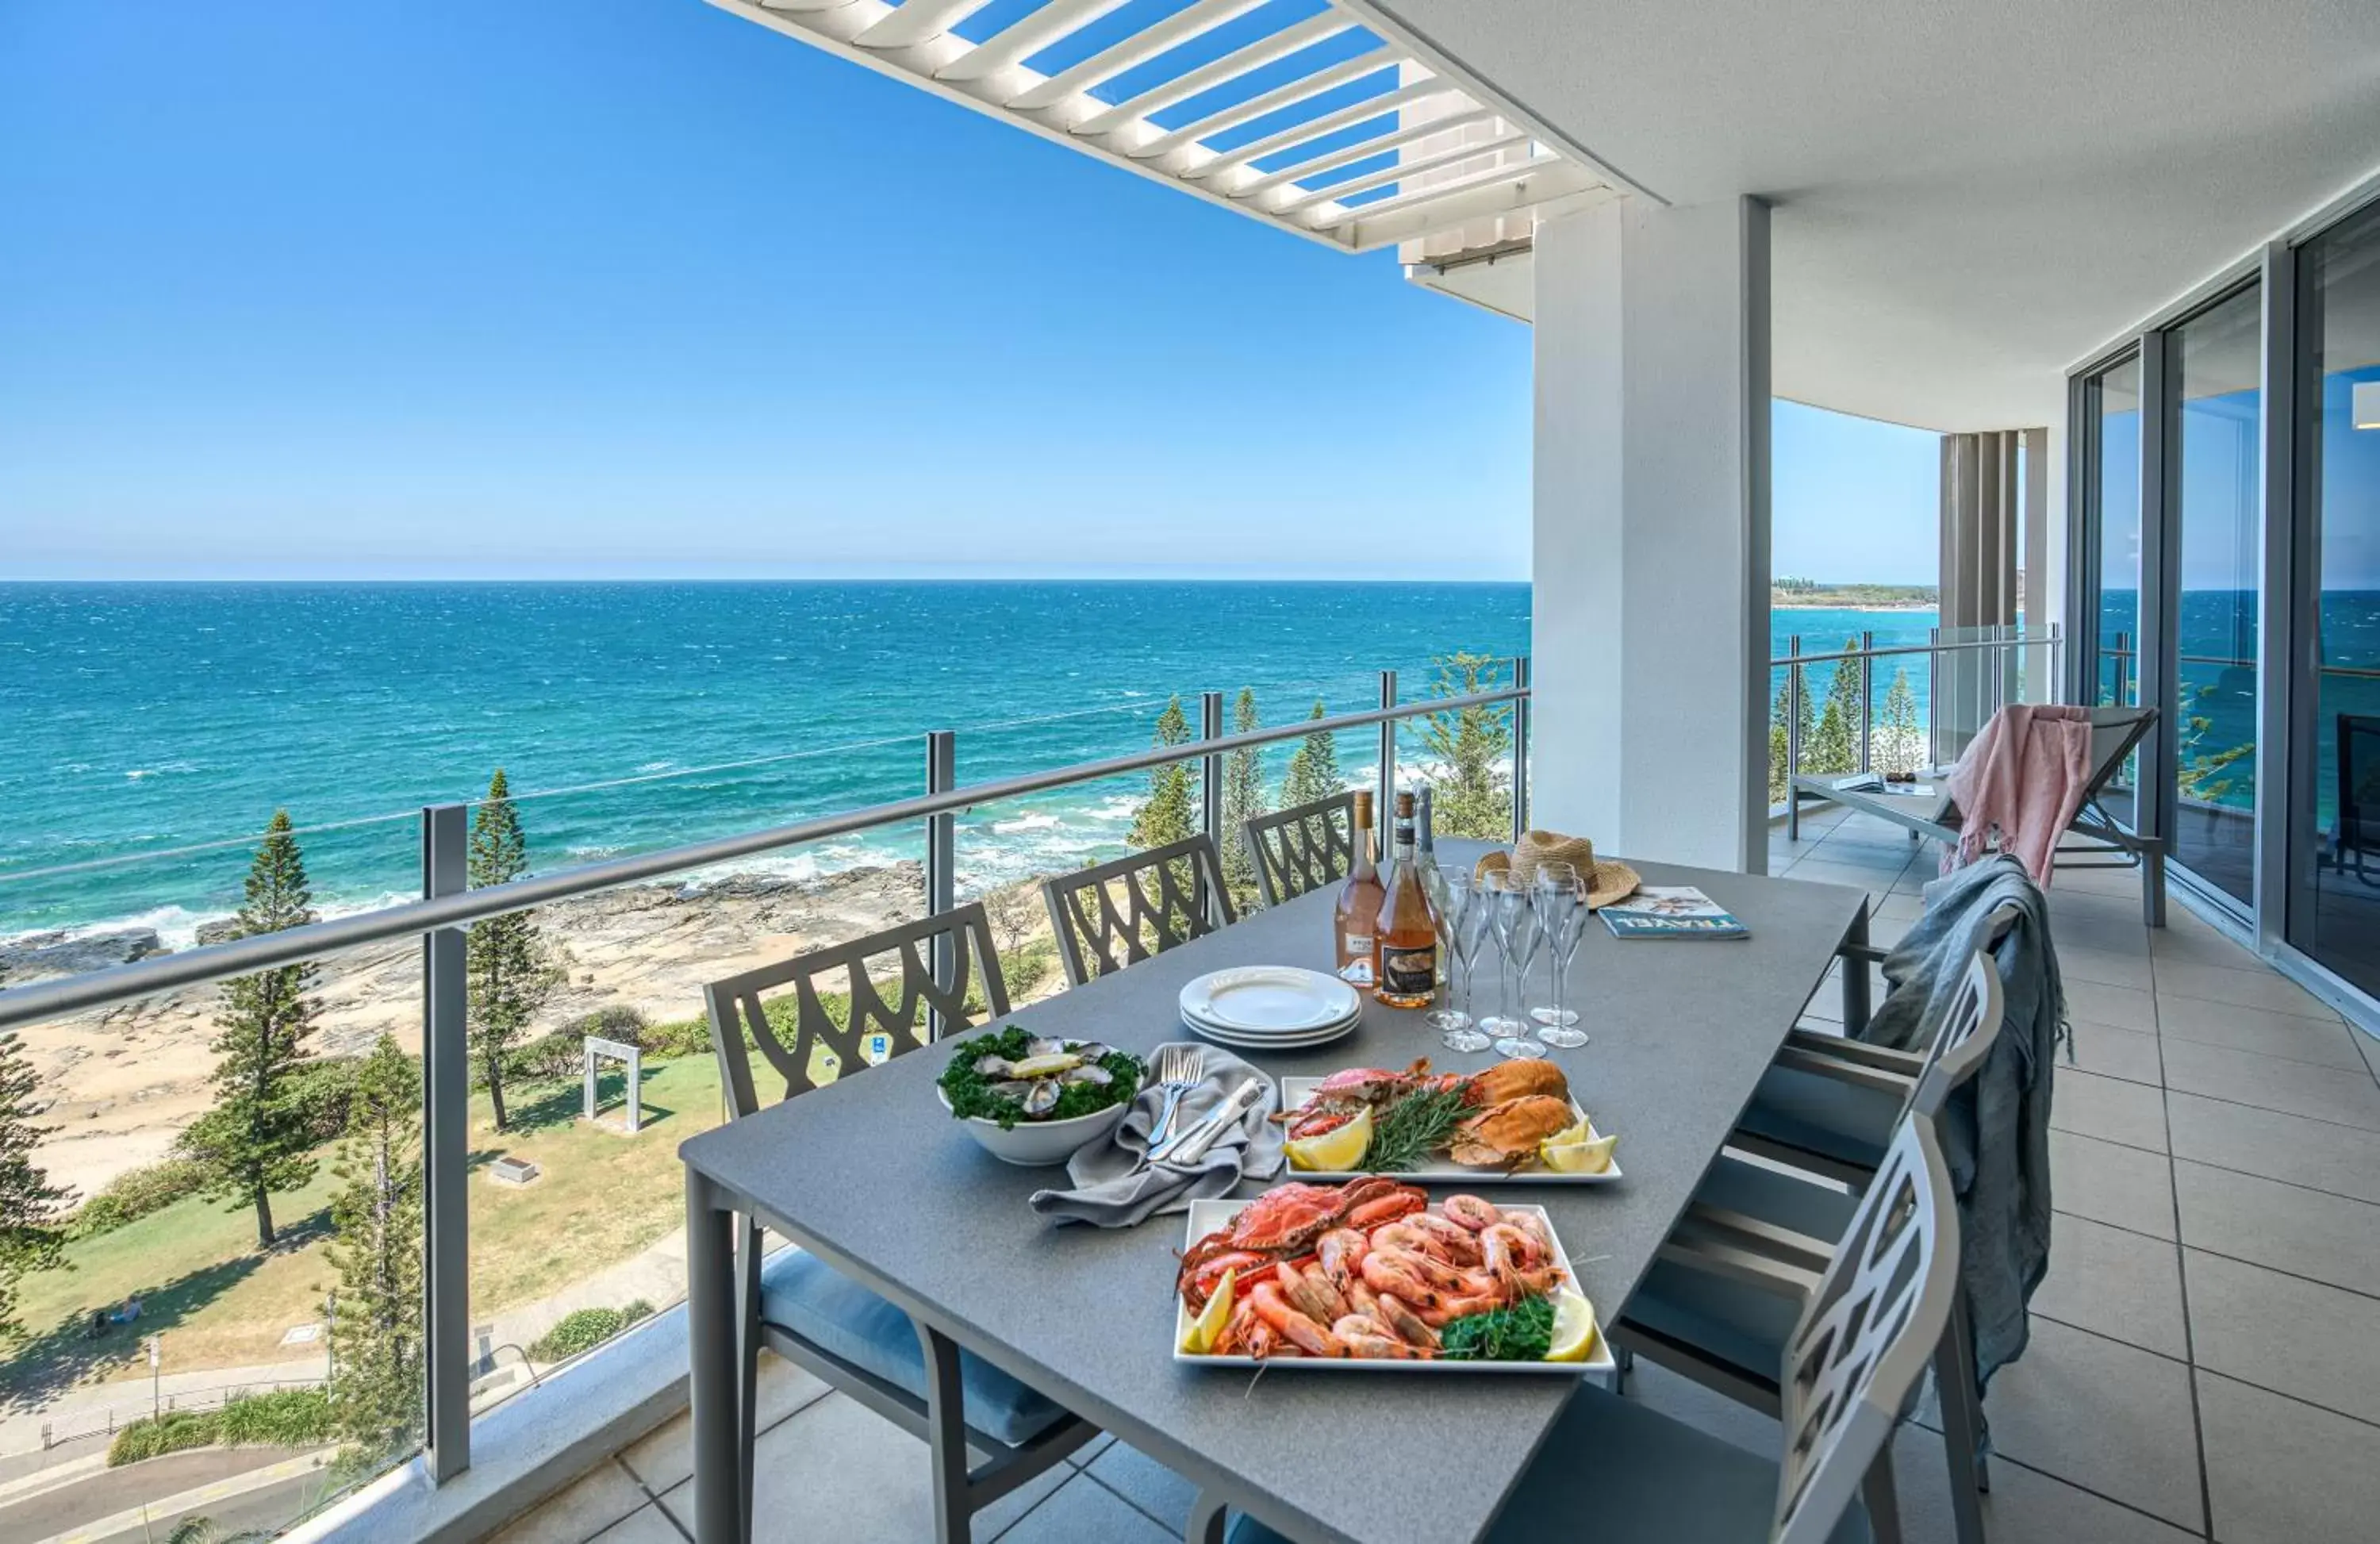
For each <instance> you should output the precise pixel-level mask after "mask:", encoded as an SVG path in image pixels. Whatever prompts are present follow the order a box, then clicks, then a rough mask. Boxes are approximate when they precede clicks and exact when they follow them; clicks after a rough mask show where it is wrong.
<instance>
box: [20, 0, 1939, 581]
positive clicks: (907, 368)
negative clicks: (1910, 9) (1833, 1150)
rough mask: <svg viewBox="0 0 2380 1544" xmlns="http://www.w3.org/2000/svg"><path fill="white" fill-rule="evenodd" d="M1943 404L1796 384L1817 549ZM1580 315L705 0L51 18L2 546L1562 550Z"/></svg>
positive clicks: (735, 551)
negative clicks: (1224, 202)
mask: <svg viewBox="0 0 2380 1544" xmlns="http://www.w3.org/2000/svg"><path fill="white" fill-rule="evenodd" d="M1935 445H1936V441H1935V439H1934V437H1933V436H1932V435H1929V434H1923V433H1919V432H1913V431H1907V430H1900V429H1894V428H1891V427H1888V426H1882V425H1874V424H1867V423H1863V422H1860V421H1857V420H1852V419H1841V418H1839V417H1836V416H1834V415H1829V414H1823V413H1817V412H1815V411H1812V410H1810V409H1805V408H1797V407H1791V406H1790V405H1785V406H1780V407H1779V411H1778V424H1777V433H1776V456H1777V469H1776V477H1775V486H1776V526H1777V537H1776V553H1777V558H1776V561H1777V565H1778V567H1779V571H1780V572H1789V573H1798V574H1807V575H1813V576H1815V577H1822V578H1829V579H1846V580H1848V579H1881V580H1896V579H1899V580H1930V579H1931V578H1932V577H1933V570H1934V551H1933V535H1932V526H1933V518H1934V507H1935V487H1934V479H1935V465H1936V462H1935V456H1936V451H1935ZM1528 474H1529V335H1528V333H1527V331H1526V329H1525V328H1523V327H1521V326H1519V325H1516V324H1514V323H1512V322H1506V321H1502V320H1500V319H1498V318H1494V317H1491V316H1488V315H1487V314H1485V313H1483V312H1478V311H1475V310H1470V309H1469V308H1466V307H1463V306H1461V305H1458V304H1456V303H1454V302H1451V301H1449V300H1447V299H1444V298H1439V297H1435V296H1431V295H1427V294H1423V293H1421V292H1418V291H1416V290H1414V289H1412V288H1411V287H1409V286H1406V285H1405V284H1404V283H1403V280H1402V279H1401V278H1400V276H1399V274H1398V272H1397V269H1396V267H1395V264H1394V262H1393V261H1391V259H1390V256H1389V255H1388V254H1380V255H1377V256H1374V257H1370V258H1364V259H1350V258H1347V257H1344V256H1342V255H1339V254H1336V253H1333V252H1330V251H1328V250H1326V249H1322V248H1320V247H1318V246H1315V245H1312V244H1310V243H1306V242H1304V241H1300V240H1297V239H1295V238H1293V237H1289V236H1286V235H1283V234H1281V233H1280V232H1277V231H1274V230H1271V229H1269V228H1266V227H1265V226H1263V225H1259V224H1257V222H1254V221H1250V220H1244V219H1237V218H1233V217H1232V216H1230V215H1229V214H1227V213H1223V212H1220V211H1218V210H1215V209H1213V208H1211V207H1209V206H1208V205H1205V204H1203V203H1200V202H1199V201H1196V200H1193V199H1189V198H1185V197H1183V196H1181V195H1180V194H1178V193H1173V192H1172V191H1170V190H1168V189H1165V188H1160V187H1156V186H1154V185H1152V184H1149V183H1147V182H1144V181H1143V180H1141V179H1139V178H1136V177H1132V176H1127V175H1124V174H1123V173H1120V172H1117V171H1114V170H1112V169H1111V168H1108V167H1105V166H1103V165H1100V164H1097V163H1095V162H1093V161H1091V160H1090V159H1088V158H1087V157H1082V156H1076V155H1071V154H1068V153H1065V152H1062V151H1060V150H1058V149H1056V148H1054V147H1052V146H1050V145H1048V144H1045V143H1042V142H1040V141H1038V140H1034V139H1032V138H1031V137H1029V136H1026V135H1023V134H1019V133H1016V132H1014V131H1013V130H1009V129H1006V128H1003V127H1002V126H1000V125H997V124H994V123H991V122H990V121H988V120H985V119H982V118H979V117H977V116H976V115H971V114H968V113H966V112H964V111H962V110H960V109H958V108H955V107H953V106H950V105H948V104H945V103H940V102H937V101H934V100H933V99H931V98H929V96H927V95H926V94H925V93H922V92H919V91H915V90H913V89H911V88H908V87H905V86H902V85H899V84H896V83H894V82H891V81H887V80H883V79H879V78H877V77H875V76H873V75H871V74H869V73H868V72H866V71H864V70H860V69H858V68H856V67H851V66H848V65H845V64H844V63H842V62H840V61H838V60H834V59H832V58H830V57H828V56H826V55H821V54H819V53H816V52H814V51H812V50H809V49H807V48H804V47H802V46H800V45H798V44H796V43H791V42H789V41H787V40H784V39H781V38H776V37H772V36H771V35H769V34H768V33H766V32H764V31H762V30H759V29H758V28H756V27H754V26H752V25H750V24H749V23H747V22H744V21H741V20H738V19H736V18H733V17H730V16H728V15H726V14H724V13H722V12H720V11H718V10H715V9H713V8H711V7H710V6H705V5H702V4H700V3H699V0H580V3H578V4H576V5H573V6H568V7H565V8H561V9H557V8H556V7H554V6H553V5H551V4H543V5H537V6H528V5H521V4H516V3H512V0H405V3H404V4H401V5H394V6H188V5H172V4H166V3H163V0H130V3H128V4H120V5H115V6H91V5H87V4H81V3H78V0H10V3H9V4H7V5H6V6H0V532H4V533H5V540H4V541H0V577H181V576H188V577H225V576H256V577H282V576H330V577H342V576H364V575H369V576H374V577H410V576H432V575H486V576H516V575H518V576H531V575H535V576H581V575H583V576H606V577H609V576H626V575H646V576H653V577H675V576H688V575H712V574H721V575H734V576H739V577H748V576H753V575H762V574H776V573H784V574H798V573H888V572H901V573H935V572H964V573H976V574H982V573H1014V574H1045V573H1147V572H1190V573H1204V574H1266V575H1270V574H1286V575H1295V576H1305V575H1335V576H1347V577H1364V576H1371V575H1439V576H1443V577H1509V578H1516V577H1524V576H1525V574H1526V572H1527V566H1528V519H1529V517H1528Z"/></svg>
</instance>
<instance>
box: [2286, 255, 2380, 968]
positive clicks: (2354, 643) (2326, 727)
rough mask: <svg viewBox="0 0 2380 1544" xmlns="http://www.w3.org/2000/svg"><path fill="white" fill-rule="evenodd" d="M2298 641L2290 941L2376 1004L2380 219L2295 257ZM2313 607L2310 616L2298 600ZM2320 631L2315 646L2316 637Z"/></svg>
mask: <svg viewBox="0 0 2380 1544" xmlns="http://www.w3.org/2000/svg"><path fill="white" fill-rule="evenodd" d="M2297 303H2298V346H2297V357H2298V371H2297V396H2298V402H2299V418H2300V424H2301V427H2300V432H2299V435H2298V450H2299V457H2298V479H2299V498H2300V501H2301V506H2302V509H2301V516H2300V523H2299V527H2298V531H2299V540H2298V545H2299V553H2298V562H2299V565H2300V567H2299V575H2298V594H2299V595H2300V597H2301V609H2310V611H2311V614H2310V615H2305V616H2301V617H2300V618H2299V620H2298V624H2297V628H2296V631H2297V632H2298V633H2299V636H2300V637H2301V638H2302V639H2303V640H2304V641H2305V643H2306V644H2307V647H2306V648H2304V649H2301V650H2300V652H2301V654H2302V655H2304V656H2305V657H2308V658H2310V659H2311V660H2312V661H2313V682H2312V683H2311V688H2310V689H2307V688H2305V687H2301V689H2300V691H2299V692H2298V693H2297V694H2296V700H2297V702H2298V703H2299V704H2300V707H2299V711H2298V712H2297V713H2296V715H2295V716H2296V718H2297V720H2298V722H2297V723H2296V724H2295V725H2294V726H2293V727H2294V734H2293V736H2292V737H2293V742H2294V744H2295V745H2296V746H2298V747H2299V748H2301V756H2302V758H2303V760H2305V761H2306V762H2307V763H2309V766H2308V768H2307V772H2310V774H2311V775H2305V774H2303V773H2301V775H2299V776H2298V777H2296V778H2294V779H2293V780H2292V781H2293V784H2294V789H2293V794H2294V796H2293V797H2292V799H2291V805H2292V808H2291V810H2290V818H2289V836H2290V843H2291V846H2292V849H2293V852H2294V854H2295V855H2296V861H2295V865H2294V867H2295V871H2296V875H2297V882H2296V885H2295V887H2294V888H2293V890H2292V893H2291V897H2290V904H2289V918H2288V930H2287V937H2288V940H2289V942H2290V943H2291V944H2293V945H2295V946H2296V947H2297V948H2299V949H2301V950H2302V951H2304V952H2305V953H2306V954H2309V955H2311V956H2312V957H2313V959H2314V960H2315V961H2316V962H2317V963H2319V964H2321V965H2323V966H2325V967H2328V968H2329V969H2330V970H2332V971H2334V972H2336V973H2337V974H2338V975H2339V976H2341V977H2343V978H2345V979H2347V980H2349V981H2350V982H2352V983H2353V984H2354V985H2355V986H2357V987H2358V988H2360V989H2362V991H2365V992H2368V993H2372V994H2374V995H2375V996H2380V210H2367V211H2366V212H2365V213H2363V214H2362V215H2360V216H2358V217H2357V218H2355V219H2352V220H2350V221H2349V222H2347V223H2346V224H2344V225H2340V226H2338V227H2337V228H2335V229H2333V230H2331V231H2328V232H2326V233H2325V234H2324V235H2322V236H2319V237H2314V238H2313V240H2311V241H2309V242H2307V243H2306V244H2305V246H2303V247H2302V248H2301V249H2299V252H2298V296H2297ZM2309 595H2311V597H2312V604H2311V607H2310V608H2304V605H2303V601H2302V598H2303V597H2306V596H2309ZM2309 629H2311V635H2312V636H2311V637H2310V638H2307V637H2306V634H2307V631H2308V630H2309Z"/></svg>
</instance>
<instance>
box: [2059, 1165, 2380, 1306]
mask: <svg viewBox="0 0 2380 1544" xmlns="http://www.w3.org/2000/svg"><path fill="white" fill-rule="evenodd" d="M2053 1173H2054V1171H2053ZM2053 1183H2054V1180H2053ZM2174 1190H2175V1194H2176V1196H2177V1198H2178V1199H2179V1200H2180V1208H2181V1237H2182V1242H2184V1243H2186V1244H2188V1245H2190V1246H2192V1247H2193V1248H2198V1249H2204V1250H2208V1251H2210V1252H2211V1253H2214V1254H2218V1255H2229V1256H2231V1257H2232V1258H2235V1259H2243V1260H2247V1261H2249V1262H2250V1263H2252V1264H2255V1265H2265V1266H2270V1267H2271V1268H2272V1269H2274V1270H2282V1271H2287V1272H2288V1273H2289V1274H2290V1275H2292V1276H2310V1277H2312V1278H2313V1280H2315V1281H2317V1282H2327V1283H2330V1284H2331V1285H2332V1286H2336V1287H2344V1288H2346V1289H2347V1290H2348V1291H2350V1292H2361V1293H2363V1294H2365V1295H2380V1206H2374V1205H2373V1204H2372V1203H2371V1202H2369V1201H2352V1200H2349V1199H2347V1198H2344V1197H2341V1196H2331V1195H2326V1194H2325V1193H2323V1192H2322V1191H2319V1190H2306V1189H2302V1188H2301V1187H2299V1186H2297V1185H2283V1184H2280V1183H2278V1182H2277V1181H2274V1180H2268V1179H2260V1178H2258V1177H2257V1176H2255V1175H2253V1174H2243V1173H2240V1172H2239V1171H2237V1170H2234V1169H2216V1168H2210V1167H2209V1166H2207V1165H2206V1164H2204V1163H2192V1162H2188V1161H2183V1162H2178V1163H2176V1164H2175V1165H2174Z"/></svg>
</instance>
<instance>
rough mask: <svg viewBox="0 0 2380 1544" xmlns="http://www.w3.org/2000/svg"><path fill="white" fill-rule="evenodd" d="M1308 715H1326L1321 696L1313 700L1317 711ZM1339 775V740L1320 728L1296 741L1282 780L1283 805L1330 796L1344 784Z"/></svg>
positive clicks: (1290, 806)
mask: <svg viewBox="0 0 2380 1544" xmlns="http://www.w3.org/2000/svg"><path fill="white" fill-rule="evenodd" d="M1306 716H1307V717H1309V718H1324V717H1328V716H1329V715H1328V714H1327V713H1325V712H1324V711H1323V707H1322V699H1320V698H1316V699H1314V711H1313V712H1311V713H1309V714H1307V715H1306ZM1345 784H1346V780H1345V779H1344V778H1342V777H1341V776H1340V775H1339V742H1338V739H1337V737H1336V736H1333V735H1331V734H1330V732H1329V731H1328V730H1317V731H1316V732H1315V733H1313V734H1311V735H1308V736H1305V738H1304V739H1303V740H1300V741H1299V742H1298V743H1297V749H1296V751H1295V753H1294V754H1293V755H1292V756H1291V757H1290V759H1289V772H1288V773H1287V775H1285V776H1284V777H1282V779H1281V808H1283V809H1293V808H1296V807H1297V806H1299V805H1301V804H1312V803H1313V802H1314V801H1315V800H1316V799H1327V798H1329V797H1330V796H1332V795H1333V794H1336V793H1338V792H1339V791H1340V790H1341V789H1342V787H1344V786H1345Z"/></svg>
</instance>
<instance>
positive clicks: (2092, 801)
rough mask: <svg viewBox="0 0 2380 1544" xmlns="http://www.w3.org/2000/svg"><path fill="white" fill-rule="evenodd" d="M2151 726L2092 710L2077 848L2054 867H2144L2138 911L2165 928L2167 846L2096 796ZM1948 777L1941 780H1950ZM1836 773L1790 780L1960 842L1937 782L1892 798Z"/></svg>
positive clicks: (1930, 836) (2146, 718)
mask: <svg viewBox="0 0 2380 1544" xmlns="http://www.w3.org/2000/svg"><path fill="white" fill-rule="evenodd" d="M2155 723H2156V710H2155V708H2094V709H2092V710H2091V777H2090V781H2089V783H2088V784H2085V786H2084V788H2083V806H2082V808H2081V809H2080V810H2079V811H2078V812H2077V813H2076V815H2075V817H2074V820H2073V821H2072V823H2071V824H2070V825H2069V826H2068V827H2067V828H2066V829H2067V832H2068V833H2069V836H2070V837H2075V836H2079V837H2081V838H2083V843H2082V845H2067V844H2064V843H2061V844H2060V845H2059V847H2058V857H2057V860H2056V863H2055V867H2057V868H2060V869H2133V868H2137V869H2140V870H2141V912H2142V916H2143V918H2144V919H2145V920H2146V921H2147V923H2148V925H2149V926H2150V927H2152V928H2162V927H2164V926H2165V841H2164V839H2163V838H2161V837H2157V836H2150V835H2143V834H2141V833H2137V832H2132V831H2128V830H2126V829H2125V828H2124V827H2123V826H2122V825H2121V824H2120V823H2119V821H2117V820H2116V818H2115V817H2114V816H2113V815H2111V814H2109V813H2108V812H2107V807H2106V806H2105V805H2103V804H2102V803H2101V802H2100V795H2101V794H2103V793H2104V792H2105V791H2106V790H2107V784H2109V783H2110V782H2111V781H2113V780H2114V778H2115V776H2116V774H2117V772H2119V771H2121V770H2122V768H2123V765H2124V759H2125V758H2126V757H2128V756H2130V755H2131V753H2132V750H2133V748H2135V747H2137V746H2138V745H2139V744H2140V743H2141V741H2142V739H2143V737H2144V736H2146V735H2147V734H2148V732H2149V729H2150V726H2151V725H2153V724H2155ZM1947 775H1948V773H1947V772H1945V773H1944V774H1942V776H1944V777H1947ZM1863 781H1864V780H1863V779H1861V778H1859V777H1856V776H1849V775H1845V774H1842V773H1837V772H1804V773H1802V774H1801V775H1799V776H1797V777H1795V778H1794V779H1793V780H1792V795H1793V797H1794V798H1795V799H1797V800H1799V799H1803V798H1815V799H1822V800H1825V801H1827V802H1828V803H1831V804H1840V805H1841V806H1843V807H1844V808H1847V809H1856V810H1858V811H1860V812H1861V813H1862V814H1864V815H1873V816H1875V817H1876V819H1877V820H1879V821H1889V822H1891V823H1892V824H1894V825H1897V826H1899V827H1900V828H1901V829H1902V830H1904V831H1907V832H1908V833H1910V834H1911V835H1912V836H1916V837H1923V838H1925V840H1927V841H1929V842H1939V843H1941V844H1943V845H1945V846H1952V847H1955V846H1957V845H1959V833H1960V828H1961V819H1960V814H1959V808H1958V806H1957V805H1956V804H1955V803H1953V802H1950V801H1949V800H1948V799H1947V798H1946V797H1945V796H1943V795H1942V794H1941V793H1940V792H1939V788H1940V784H1941V781H1942V778H1941V777H1937V778H1936V779H1934V780H1933V782H1934V784H1935V785H1936V787H1937V793H1936V794H1935V795H1933V796H1926V795H1922V794H1915V793H1893V792H1890V791H1888V790H1889V788H1890V785H1889V784H1886V785H1883V786H1878V785H1876V781H1875V780H1872V781H1868V783H1867V785H1866V786H1861V785H1860V784H1862V782H1863Z"/></svg>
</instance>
